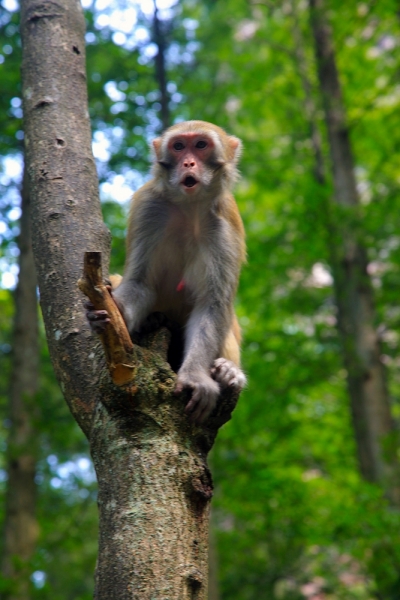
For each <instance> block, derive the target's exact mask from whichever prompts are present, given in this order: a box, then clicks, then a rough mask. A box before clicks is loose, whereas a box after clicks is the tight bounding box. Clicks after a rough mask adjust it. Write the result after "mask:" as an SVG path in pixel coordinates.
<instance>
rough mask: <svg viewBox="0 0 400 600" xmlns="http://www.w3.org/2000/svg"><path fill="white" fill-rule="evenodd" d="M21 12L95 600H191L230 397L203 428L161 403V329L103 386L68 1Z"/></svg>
mask: <svg viewBox="0 0 400 600" xmlns="http://www.w3.org/2000/svg"><path fill="white" fill-rule="evenodd" d="M21 9H22V14H21V34H22V44H23V64H22V76H23V82H22V91H23V102H24V119H25V135H26V138H25V139H26V147H27V166H28V172H29V175H30V189H31V197H32V202H33V213H32V215H33V232H34V253H35V261H36V267H37V273H38V280H39V287H40V292H41V305H42V311H43V318H44V322H45V327H46V332H47V338H48V342H49V349H50V354H51V357H52V360H53V364H54V367H55V371H56V374H57V377H58V379H59V381H60V385H61V388H62V390H63V392H64V395H65V398H66V400H67V402H68V404H69V407H70V409H71V412H72V413H73V415H74V417H75V418H76V420H77V422H78V423H79V424H80V426H81V428H82V430H83V431H84V433H85V434H86V436H87V438H88V440H89V443H90V449H91V453H92V457H93V462H94V465H95V468H96V473H97V478H98V482H99V496H98V504H99V513H100V523H99V528H100V540H99V557H98V564H97V570H96V588H95V598H96V599H97V600H114V599H115V600H133V599H135V600H138V599H139V598H140V600H150V599H152V598H160V599H161V598H171V600H172V599H174V600H175V599H176V598H179V599H182V600H186V599H188V600H189V599H190V600H204V599H205V598H206V595H207V555H208V512H209V501H210V498H211V495H212V482H211V476H210V472H209V470H208V467H207V462H206V456H207V453H208V451H209V449H210V448H211V446H212V444H213V441H214V439H215V436H216V433H217V430H218V428H219V427H220V426H221V425H222V424H223V423H224V422H226V421H227V420H228V419H229V418H230V414H231V412H232V410H233V407H234V405H235V402H236V400H237V398H236V397H234V396H233V395H229V394H228V395H226V396H224V397H223V398H221V400H220V402H219V403H218V406H217V408H216V411H215V412H214V413H213V415H212V416H211V418H209V419H208V421H207V422H206V424H205V425H204V426H202V427H199V426H195V425H193V424H191V423H190V422H189V421H188V420H187V417H186V416H185V414H184V406H185V400H187V399H186V398H184V397H178V398H177V397H175V396H174V395H173V393H172V392H173V389H174V381H175V374H174V373H173V372H172V371H171V369H170V367H169V365H168V364H167V362H166V356H167V348H168V341H169V334H168V331H167V330H166V329H161V330H159V331H158V332H156V333H154V334H149V335H147V337H146V338H143V339H142V343H141V346H138V345H135V346H134V347H133V350H132V355H131V358H132V361H133V364H134V368H133V379H132V381H130V382H129V384H126V385H125V384H121V385H119V387H117V386H116V385H115V384H114V383H113V381H112V379H111V378H110V375H109V372H108V370H107V368H106V361H105V358H104V353H103V349H102V348H101V346H100V343H99V341H98V340H97V338H96V339H95V338H94V337H93V336H92V334H91V333H90V331H89V328H88V325H87V323H86V319H85V315H84V311H83V306H82V302H83V299H84V298H83V295H82V294H81V292H80V291H79V289H78V285H77V284H78V279H79V277H80V275H81V273H82V265H83V258H84V253H85V251H93V250H96V251H101V252H102V255H103V257H104V259H105V260H106V261H107V260H108V256H109V233H108V231H107V230H106V228H105V227H104V224H103V222H102V219H101V212H100V204H99V199H98V186H97V178H96V169H95V164H94V160H93V157H92V152H91V136H90V124H89V117H88V110H87V97H86V75H85V51H84V43H83V39H84V18H83V14H82V10H81V6H80V3H79V2H76V0H64V2H63V3H56V2H55V1H54V0H41V1H39V0H22V2H21ZM105 274H107V273H105ZM129 352H130V350H128V353H129ZM122 366H124V365H122ZM125 366H126V365H125ZM114 367H115V365H114ZM116 371H117V369H115V370H114V375H115V373H116ZM116 379H117V377H116V378H115V379H114V381H116ZM182 396H183V395H182Z"/></svg>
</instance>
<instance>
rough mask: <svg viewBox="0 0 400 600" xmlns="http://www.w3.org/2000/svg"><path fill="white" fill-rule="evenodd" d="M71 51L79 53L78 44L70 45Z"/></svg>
mask: <svg viewBox="0 0 400 600" xmlns="http://www.w3.org/2000/svg"><path fill="white" fill-rule="evenodd" d="M72 52H75V54H80V53H81V51H80V50H79V48H78V46H72Z"/></svg>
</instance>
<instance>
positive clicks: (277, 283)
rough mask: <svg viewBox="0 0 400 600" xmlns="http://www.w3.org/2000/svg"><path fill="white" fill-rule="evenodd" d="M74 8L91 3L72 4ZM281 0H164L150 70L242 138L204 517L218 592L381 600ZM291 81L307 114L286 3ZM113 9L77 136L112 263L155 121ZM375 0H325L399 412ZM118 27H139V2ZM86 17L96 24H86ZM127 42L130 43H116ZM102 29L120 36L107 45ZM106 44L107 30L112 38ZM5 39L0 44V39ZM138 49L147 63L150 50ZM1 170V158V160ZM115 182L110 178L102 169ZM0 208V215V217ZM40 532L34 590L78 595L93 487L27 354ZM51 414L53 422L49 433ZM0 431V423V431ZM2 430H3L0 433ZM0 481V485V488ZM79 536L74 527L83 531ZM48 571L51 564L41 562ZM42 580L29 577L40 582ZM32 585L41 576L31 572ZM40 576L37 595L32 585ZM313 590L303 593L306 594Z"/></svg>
mask: <svg viewBox="0 0 400 600" xmlns="http://www.w3.org/2000/svg"><path fill="white" fill-rule="evenodd" d="M87 4H89V3H87ZM292 5H293V4H292V2H287V1H284V2H283V1H282V2H269V1H266V2H264V3H258V2H254V3H252V2H249V1H244V0H224V1H223V2H222V1H219V2H208V1H203V2H191V1H190V0H187V1H182V3H179V4H176V5H174V6H173V7H172V8H171V9H168V11H167V12H164V14H163V13H162V14H161V17H162V18H164V19H167V20H169V22H170V28H169V29H168V36H169V38H168V44H169V46H168V48H169V50H168V52H167V57H168V60H167V66H168V76H169V82H168V85H169V90H170V93H171V96H172V100H171V112H172V116H173V119H187V118H200V119H206V120H210V121H213V122H217V123H218V124H219V125H221V126H223V127H226V129H227V130H229V131H230V132H232V133H234V134H235V135H238V136H239V137H241V138H242V139H243V141H244V153H243V159H242V162H241V170H242V180H241V182H240V184H239V185H238V189H237V194H236V195H237V197H238V201H239V204H240V208H241V212H242V215H243V217H244V220H245V224H246V230H247V241H248V265H247V266H246V268H245V270H244V272H243V276H242V280H241V286H240V291H239V298H238V306H237V309H238V313H239V315H240V319H241V325H242V328H243V333H244V344H243V347H244V366H245V369H246V371H247V372H248V375H249V382H250V383H249V387H248V389H247V390H246V392H245V393H244V394H243V396H242V398H241V400H240V403H239V406H238V408H237V409H236V411H235V414H234V418H233V420H232V421H231V422H230V423H229V424H228V425H226V426H225V428H224V429H223V431H222V432H221V434H220V438H219V440H218V442H217V446H216V448H215V450H214V455H213V471H214V480H215V483H216V496H215V498H214V501H213V502H214V509H215V513H214V528H215V533H216V539H217V546H218V555H219V559H218V562H219V567H220V585H221V596H222V598H227V599H228V598H229V600H233V599H235V600H252V599H256V598H260V597H266V598H274V599H275V598H276V600H280V599H284V600H294V599H300V598H304V597H306V598H311V599H312V598H315V599H316V598H317V597H318V594H320V596H319V597H320V598H326V599H327V598H331V599H335V600H336V599H343V600H351V599H353V598H354V599H356V598H358V599H362V600H368V599H370V598H379V599H380V598H383V599H385V600H394V599H395V598H397V597H398V596H399V594H400V583H399V582H400V544H399V541H398V534H397V531H398V529H399V525H400V523H399V514H398V512H397V511H396V510H393V509H391V508H390V507H389V506H388V503H387V500H386V499H385V497H384V495H383V493H382V490H381V489H380V488H379V487H378V486H375V485H372V484H369V483H366V482H364V481H363V480H362V479H361V477H360V475H359V471H358V466H357V461H356V454H355V443H354V436H353V431H352V428H351V422H350V412H349V401H348V396H347V392H346V384H345V379H346V373H345V372H344V369H343V366H342V364H343V363H342V357H341V350H340V343H339V339H338V335H337V332H336V327H335V325H336V309H335V304H334V298H333V286H332V275H331V273H330V270H329V267H328V265H329V244H330V242H331V240H330V238H329V234H328V233H327V229H326V226H325V219H324V214H323V210H322V201H323V198H324V197H325V196H326V194H328V195H329V194H331V192H332V182H331V181H330V180H329V178H328V181H327V183H326V186H325V187H324V188H322V189H321V186H318V185H317V183H316V182H315V177H314V174H313V168H314V158H313V154H312V146H311V140H310V128H309V122H308V120H307V115H306V112H305V109H304V89H303V86H302V81H301V77H300V73H299V68H298V63H297V61H296V52H295V50H296V47H295V42H294V36H293V26H294V22H293V12H292ZM296 5H297V7H298V12H299V26H300V28H301V33H302V37H303V39H304V43H305V58H306V61H307V75H308V77H309V79H310V82H311V85H312V94H313V98H314V100H315V102H316V105H317V107H318V119H319V128H320V131H321V135H322V140H323V150H324V156H325V160H328V146H327V139H326V132H325V126H324V123H323V119H322V115H321V112H320V106H321V104H320V98H319V95H318V91H317V85H316V84H317V77H316V68H315V63H314V58H313V50H312V44H311V33H310V28H309V15H308V9H307V5H306V4H305V3H304V2H301V1H299V2H297V3H296ZM118 8H119V9H121V10H123V9H124V8H126V5H125V4H124V3H122V2H121V3H118V2H114V3H109V6H108V7H106V8H104V9H102V10H101V9H99V8H96V5H91V6H90V7H88V10H87V13H86V16H87V27H88V38H87V42H88V46H87V53H88V82H89V97H90V114H91V118H92V125H93V137H94V141H95V143H97V144H100V146H98V147H101V144H103V146H106V152H103V154H101V153H100V150H99V155H100V157H99V160H98V172H99V176H100V181H101V184H102V188H101V189H102V192H103V197H104V199H105V200H106V202H105V203H104V204H103V213H104V217H105V219H106V222H107V223H108V226H109V227H110V228H111V230H112V233H113V237H114V247H113V256H112V264H113V267H114V269H115V270H117V271H118V270H119V271H121V269H122V265H123V243H124V242H123V239H124V227H125V225H124V222H125V214H126V209H125V206H121V204H118V203H115V202H114V201H113V200H114V198H113V197H112V195H113V191H115V190H116V189H117V184H118V182H121V181H123V183H125V184H126V186H127V187H129V186H130V187H136V186H137V185H139V184H140V182H141V181H142V178H143V177H145V173H146V170H147V165H148V150H147V143H148V138H149V137H150V136H152V135H155V134H156V133H157V131H158V128H159V120H158V116H157V111H158V109H159V108H158V106H157V102H158V95H157V93H158V90H157V82H156V80H155V77H154V70H153V63H152V60H151V57H150V55H151V53H148V52H149V51H148V48H149V46H150V47H151V40H150V34H149V36H148V37H147V38H145V39H144V41H142V42H140V43H139V42H136V43H133V42H132V45H129V43H128V42H129V39H130V38H129V35H127V34H126V38H127V39H126V40H125V42H124V43H116V41H115V39H116V38H115V33H116V31H117V29H118V28H116V27H115V28H114V27H113V26H112V24H111V25H110V20H109V21H108V23H109V25H107V26H101V25H100V24H99V20H98V17H99V15H100V13H101V14H106V15H110V14H111V12H112V11H113V10H114V11H115V10H116V9H118ZM397 11H398V6H397V4H396V3H395V2H394V1H393V0H381V1H380V2H374V3H373V2H364V3H363V2H359V1H355V0H350V1H348V2H346V3H343V2H339V1H337V0H330V1H329V16H330V19H331V24H332V27H333V33H334V43H335V50H336V57H337V61H338V68H339V75H340V80H341V83H342V88H343V92H344V98H345V104H346V110H347V116H348V124H349V126H350V132H351V142H352V145H353V150H354V155H355V162H356V176H357V186H358V191H359V194H360V197H361V210H362V237H363V242H364V244H365V245H366V247H367V249H368V257H369V266H368V269H369V272H370V274H371V277H372V281H373V285H374V295H375V301H376V306H377V314H378V317H377V318H378V321H377V323H376V326H377V327H378V329H379V331H380V334H381V339H382V343H383V355H382V361H383V362H384V364H385V366H386V369H387V375H388V381H389V389H390V398H391V403H392V413H393V415H394V417H395V418H396V419H398V418H399V413H400V409H399V394H400V379H399V369H398V366H399V359H398V347H399V332H400V310H399V307H398V289H399V285H400V238H399V236H398V231H397V229H398V227H397V220H398V217H397V215H398V212H399V208H400V207H399V197H400V195H399V185H400V183H399V178H398V172H399V165H398V156H399V154H398V151H397V150H398V146H399V142H400V138H399V136H400V132H399V128H398V127H397V120H398V107H399V101H400V96H399V86H398V71H399V58H398V45H399V43H400V22H399V20H398V12H397ZM139 16H140V20H139V21H138V22H137V23H136V24H135V25H134V27H133V30H135V31H136V30H137V28H139V27H142V28H143V29H144V30H147V31H149V24H150V20H149V18H148V17H146V13H145V12H144V13H143V14H142V15H139ZM101 22H102V21H101V20H100V23H101ZM0 25H1V28H0V47H1V48H2V49H3V51H2V56H3V57H4V62H2V63H1V64H0V91H1V94H0V103H1V109H2V110H1V111H0V148H1V154H2V155H3V156H10V155H13V156H15V155H16V154H18V153H20V152H21V139H20V137H21V134H20V133H19V132H20V130H21V124H20V120H19V119H20V115H19V112H18V108H19V107H18V101H17V100H14V101H13V99H15V98H17V99H18V98H19V95H20V91H19V83H18V81H19V72H18V69H19V67H18V63H19V53H20V50H19V42H18V30H17V15H16V13H15V12H12V11H9V10H6V9H5V8H4V7H3V8H1V12H0ZM128 38H129V39H128ZM117 41H118V38H117ZM119 41H121V38H120V40H119ZM6 46H10V47H11V48H12V51H11V52H9V48H7V49H6V50H5V47H6ZM149 57H150V58H149ZM2 164H4V163H2ZM0 177H1V179H0V185H3V189H2V191H4V192H5V191H7V193H6V194H5V195H4V194H2V196H3V198H5V200H2V202H5V204H3V205H2V207H1V208H2V215H4V220H3V221H2V222H1V223H2V224H3V223H4V225H2V227H3V228H4V232H3V234H2V235H3V237H2V252H3V254H2V257H3V258H2V262H0V271H1V272H2V273H7V272H9V269H10V265H11V264H12V262H13V260H14V258H15V257H13V251H12V248H13V240H14V237H15V235H16V233H17V230H16V222H15V213H13V212H12V211H11V209H12V208H13V207H14V206H15V202H16V200H15V198H16V196H15V195H14V196H13V195H12V193H11V191H10V190H11V188H12V180H10V177H9V175H8V174H7V171H5V170H4V168H3V172H2V173H1V174H0ZM118 177H119V178H121V177H122V179H118ZM10 214H11V216H10ZM11 300H12V298H11V292H10V291H9V290H8V289H3V290H1V291H0V303H1V310H0V327H1V331H2V339H1V341H0V343H1V355H0V361H1V363H0V365H1V367H0V373H1V375H0V394H1V409H2V411H3V414H5V412H4V411H5V398H6V394H7V386H6V378H7V375H8V372H9V371H8V364H9V359H8V356H9V348H10V344H11V343H12V340H11V338H10V335H11V334H10V331H11V329H10V323H11V316H12V304H11ZM42 358H43V360H42V364H43V367H42V369H43V370H42V392H41V397H40V398H39V399H38V401H39V402H40V406H41V414H42V417H41V422H40V425H38V429H39V432H40V436H41V453H42V454H41V459H40V462H39V475H38V487H39V515H40V521H41V527H42V529H41V539H40V544H39V547H38V551H37V554H36V558H35V563H34V565H33V566H32V572H36V573H42V572H43V573H44V574H45V576H46V579H45V580H44V579H40V577H41V575H36V579H35V578H34V581H36V584H35V585H36V587H35V585H34V586H33V589H34V592H33V593H34V594H36V596H37V597H38V598H39V597H40V598H52V600H53V599H60V600H64V599H65V598H71V599H72V598H74V599H75V598H79V599H82V600H83V599H85V598H89V597H90V594H91V591H90V590H91V585H92V583H91V581H92V576H91V572H92V570H93V565H94V556H95V549H96V543H95V535H96V517H95V509H94V506H93V498H94V496H95V486H94V482H93V479H91V478H90V473H91V471H90V470H88V469H86V468H83V469H81V468H79V465H80V464H81V466H84V465H87V463H85V462H83V463H80V462H79V461H85V460H86V454H85V453H86V446H85V443H84V441H83V440H82V438H81V436H80V434H79V432H78V431H77V429H76V427H75V426H74V425H73V422H72V419H70V417H69V415H68V413H67V411H66V409H65V408H64V406H63V404H62V402H61V398H60V394H59V392H58V390H57V387H56V385H55V383H54V379H53V378H52V375H51V372H50V367H49V363H48V358H47V351H46V350H45V348H44V346H43V349H42ZM55 423H57V427H55V425H54V424H55ZM6 425H7V424H5V426H6ZM1 439H2V440H3V443H4V439H5V428H3V430H2V431H1ZM1 485H2V490H4V486H5V482H4V481H3V482H2V483H1ZM83 529H85V531H87V532H92V535H86V536H85V538H84V539H82V535H81V532H82V530H83ZM60 564H63V565H64V568H63V570H62V572H60V570H59V565H60ZM43 577H44V576H43ZM44 581H45V583H44ZM42 583H44V587H40V586H41V585H42ZM313 594H314V595H313Z"/></svg>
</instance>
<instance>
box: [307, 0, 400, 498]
mask: <svg viewBox="0 0 400 600" xmlns="http://www.w3.org/2000/svg"><path fill="white" fill-rule="evenodd" d="M309 7H310V16H311V29H312V33H313V38H314V47H315V57H316V63H317V71H318V82H319V88H320V91H321V95H322V102H323V108H324V114H325V121H326V127H327V132H328V142H329V149H330V157H331V166H332V177H333V186H334V200H335V204H334V206H332V207H331V209H332V210H331V211H330V212H331V214H332V216H333V221H332V222H331V227H332V229H331V232H330V233H331V247H330V251H331V262H332V269H333V275H334V282H335V293H336V302H337V307H338V328H339V333H340V336H341V342H342V348H343V356H344V364H345V367H346V370H347V384H348V390H349V395H350V400H351V410H352V419H353V426H354V431H355V437H356V444H357V450H358V459H359V464H360V470H361V473H362V475H363V476H364V477H365V478H366V479H367V480H369V481H374V482H380V483H383V484H384V485H385V487H386V489H387V490H388V494H389V495H390V496H391V499H392V500H393V501H395V502H396V503H397V502H399V500H400V496H399V485H398V474H397V464H396V458H395V457H396V449H397V435H396V433H395V429H394V424H393V421H392V417H391V411H390V401H389V394H388V390H387V384H386V374H385V369H384V365H383V364H382V362H381V359H380V356H381V348H380V340H379V336H378V333H377V330H376V313H375V307H374V299H373V291H372V287H371V282H370V278H369V275H368V273H367V262H368V259H367V251H366V248H365V246H364V244H363V241H362V236H361V218H360V211H359V198H358V193H357V187H356V180H355V174H354V160H353V154H352V150H351V143H350V137H349V130H348V127H347V124H346V116H345V108H344V102H343V98H342V92H341V87H340V82H339V76H338V71H337V67H336V61H335V54H334V48H333V41H332V34H331V30H330V27H329V24H328V21H327V17H326V13H325V9H324V0H309Z"/></svg>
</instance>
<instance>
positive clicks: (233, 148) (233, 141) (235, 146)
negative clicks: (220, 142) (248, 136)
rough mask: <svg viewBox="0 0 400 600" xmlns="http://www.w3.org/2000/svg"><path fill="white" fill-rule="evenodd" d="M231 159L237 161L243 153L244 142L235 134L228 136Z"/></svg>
mask: <svg viewBox="0 0 400 600" xmlns="http://www.w3.org/2000/svg"><path fill="white" fill-rule="evenodd" d="M228 145H229V159H230V160H233V161H234V162H237V161H238V160H239V158H240V155H241V153H242V142H241V141H240V140H239V138H237V137H235V136H234V135H230V136H229V137H228Z"/></svg>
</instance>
